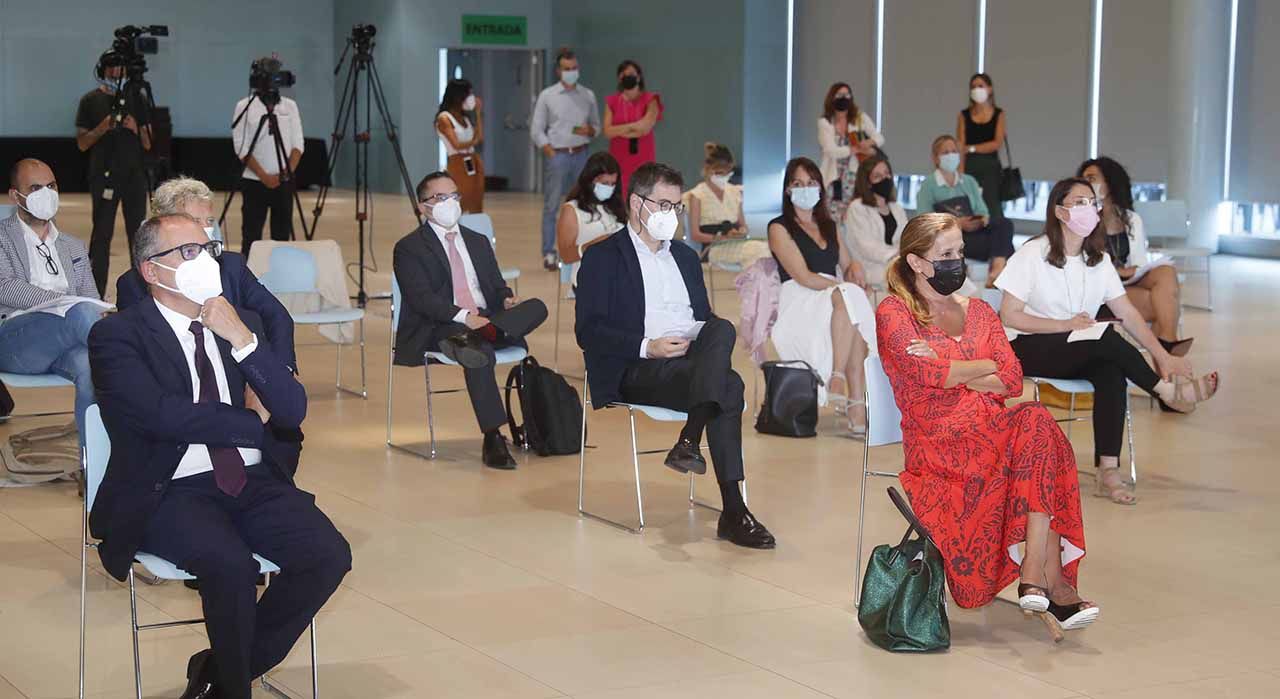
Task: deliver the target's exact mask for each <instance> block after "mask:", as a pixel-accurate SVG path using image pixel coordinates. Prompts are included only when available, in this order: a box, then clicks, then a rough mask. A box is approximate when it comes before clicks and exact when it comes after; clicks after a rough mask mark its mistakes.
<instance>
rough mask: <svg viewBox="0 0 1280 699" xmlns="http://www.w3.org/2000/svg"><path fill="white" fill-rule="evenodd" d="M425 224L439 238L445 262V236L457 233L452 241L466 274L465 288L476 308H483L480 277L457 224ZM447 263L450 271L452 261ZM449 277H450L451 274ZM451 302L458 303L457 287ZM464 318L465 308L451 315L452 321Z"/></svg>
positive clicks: (447, 250) (446, 248) (465, 314)
mask: <svg viewBox="0 0 1280 699" xmlns="http://www.w3.org/2000/svg"><path fill="white" fill-rule="evenodd" d="M427 225H429V226H431V230H432V231H433V232H434V233H435V234H436V237H437V238H439V239H440V247H442V248H444V259H445V262H446V263H449V246H450V245H451V243H450V242H449V239H448V238H446V237H445V236H447V235H448V234H450V233H456V234H457V235H456V236H454V238H453V242H454V243H457V246H458V256H459V257H461V258H462V269H463V273H464V274H466V275H467V288H469V289H471V298H473V299H475V302H476V308H477V309H478V310H483V309H484V308H485V300H484V294H483V293H481V291H480V278H479V277H477V276H476V268H475V265H474V264H473V263H472V262H471V253H470V252H468V251H467V243H466V241H465V240H463V239H462V231H461V230H459V228H458V224H456V223H455V224H453V228H441V227H440V226H439V225H437V224H436V222H435V221H427ZM449 265H450V266H449V271H450V273H452V272H453V266H452V263H449ZM450 279H452V276H451V277H450ZM453 303H454V305H455V306H456V305H460V304H459V303H458V290H457V289H454V290H453ZM466 319H467V309H465V308H463V309H462V310H460V311H458V313H457V315H455V316H454V317H453V322H455V323H461V322H463V321H465V320H466Z"/></svg>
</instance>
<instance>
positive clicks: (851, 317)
mask: <svg viewBox="0 0 1280 699" xmlns="http://www.w3.org/2000/svg"><path fill="white" fill-rule="evenodd" d="M783 182H784V186H783V196H782V215H781V216H779V217H778V218H775V219H773V220H772V221H770V222H769V249H770V250H771V251H772V252H773V256H774V258H775V259H777V261H778V273H779V276H781V278H782V290H781V292H780V294H779V298H778V320H777V322H776V323H774V326H773V331H772V332H771V333H770V339H771V340H773V346H774V348H775V349H777V351H778V356H779V357H780V358H782V359H783V360H786V361H790V360H803V361H805V362H807V363H808V364H809V366H811V367H812V368H813V369H814V371H816V372H817V373H818V376H819V377H821V378H822V381H823V386H822V387H819V389H818V402H819V404H821V405H826V404H827V403H828V402H830V403H833V404H834V406H835V409H836V412H837V414H844V415H847V417H848V421H849V429H850V430H851V431H853V432H855V433H865V431H866V405H865V402H864V401H863V399H862V395H863V388H864V382H863V381H864V380H863V372H862V362H863V360H864V359H865V358H866V356H867V352H868V348H870V347H874V346H875V337H876V326H875V313H874V312H873V311H872V309H871V304H870V303H869V302H868V301H867V295H866V292H865V290H864V289H863V287H865V286H866V279H865V278H864V276H863V271H862V267H861V265H859V264H858V263H857V262H855V261H854V260H853V259H852V258H850V257H849V251H848V250H846V249H845V246H844V244H843V243H841V242H840V236H839V235H838V233H837V232H836V223H835V221H834V220H833V219H832V218H831V211H830V210H829V209H828V208H827V197H826V193H825V191H824V190H825V188H824V187H823V186H822V173H821V171H819V170H818V166H817V165H816V164H815V163H814V162H813V161H812V160H810V159H808V158H795V159H793V160H791V162H789V163H787V169H786V174H785V176H784V178H783Z"/></svg>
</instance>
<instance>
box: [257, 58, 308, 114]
mask: <svg viewBox="0 0 1280 699" xmlns="http://www.w3.org/2000/svg"><path fill="white" fill-rule="evenodd" d="M296 82H298V78H297V76H295V75H294V74H293V73H292V72H290V71H287V70H285V69H284V63H282V62H281V61H280V59H279V58H276V57H275V56H271V57H269V58H259V59H258V60H256V61H254V62H253V63H252V64H250V65H249V89H250V90H253V94H254V96H256V97H257V98H258V99H259V100H261V101H262V103H263V104H264V105H266V106H267V107H275V106H276V105H277V104H280V88H282V87H293V85H294V84H295V83H296Z"/></svg>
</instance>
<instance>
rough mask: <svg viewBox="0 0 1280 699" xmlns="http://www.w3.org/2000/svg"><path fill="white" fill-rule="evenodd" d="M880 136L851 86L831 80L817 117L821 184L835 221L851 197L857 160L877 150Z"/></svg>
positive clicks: (880, 140) (840, 215)
mask: <svg viewBox="0 0 1280 699" xmlns="http://www.w3.org/2000/svg"><path fill="white" fill-rule="evenodd" d="M883 145H884V136H883V135H882V134H881V133H880V131H879V130H877V129H876V123H875V121H873V120H872V119H871V116H870V115H868V114H867V113H866V112H864V111H862V110H861V109H859V108H858V104H857V102H855V101H854V100H853V88H851V87H849V84H848V83H835V84H833V85H832V86H831V87H830V88H828V89H827V96H826V98H825V99H824V100H823V101H822V116H820V117H818V147H819V148H820V149H822V166H821V167H820V168H819V170H820V171H821V172H822V186H823V187H824V188H826V190H827V197H826V199H827V201H828V206H830V207H831V215H832V216H833V217H834V218H835V220H836V221H837V222H841V223H843V221H844V212H845V209H846V208H847V207H848V206H849V202H850V201H852V200H853V176H854V173H855V172H856V171H857V169H858V163H860V162H862V161H863V160H866V159H867V158H870V157H871V156H873V155H876V154H878V153H879V151H880V148H881V146H883Z"/></svg>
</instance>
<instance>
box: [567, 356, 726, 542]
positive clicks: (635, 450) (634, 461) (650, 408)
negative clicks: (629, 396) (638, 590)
mask: <svg viewBox="0 0 1280 699" xmlns="http://www.w3.org/2000/svg"><path fill="white" fill-rule="evenodd" d="M582 395H583V399H584V400H583V401H582V438H581V439H582V449H581V450H580V451H579V452H578V514H579V515H582V516H584V517H590V518H591V519H594V520H598V521H600V522H604V523H605V524H608V525H611V526H614V527H617V528H619V529H622V530H623V531H628V532H631V533H632V534H639V533H640V532H642V531H644V496H643V494H642V493H641V491H640V457H641V456H644V455H646V454H665V453H667V449H644V450H641V449H640V448H639V446H638V445H637V443H636V413H637V412H638V413H640V414H642V415H644V416H645V417H648V418H649V419H650V420H653V421H655V422H674V423H684V422H686V421H688V419H689V414H688V413H683V412H680V411H679V410H672V409H670V408H662V407H659V406H656V405H642V404H640V403H622V402H618V403H610V404H609V405H606V406H605V408H606V409H608V408H625V409H626V411H627V418H628V419H629V421H630V423H631V466H632V470H633V471H634V473H635V479H636V514H637V516H638V517H639V520H640V523H639V525H638V526H635V527H630V526H627V525H626V524H623V523H622V522H618V521H616V520H612V519H609V518H608V517H604V516H601V515H598V514H596V513H594V512H588V511H587V509H586V507H585V505H584V503H583V491H584V489H585V488H584V486H585V485H586V475H587V449H594V448H595V447H591V446H588V445H587V417H588V416H589V415H590V414H591V386H590V385H589V384H588V383H587V379H586V376H585V375H584V376H583V378H582ZM744 408H745V406H744ZM702 450H703V451H706V450H707V446H706V445H705V444H704V445H702ZM693 476H694V474H693V473H692V472H690V473H689V509H690V510H692V509H693V508H695V507H703V508H706V509H708V510H711V511H713V512H720V511H721V510H720V508H718V507H715V506H714V505H708V504H706V503H704V502H701V501H699V500H698V499H697V493H696V491H695V482H694V479H693ZM746 499H747V482H746V480H745V479H744V480H743V481H742V500H743V502H746Z"/></svg>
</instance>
